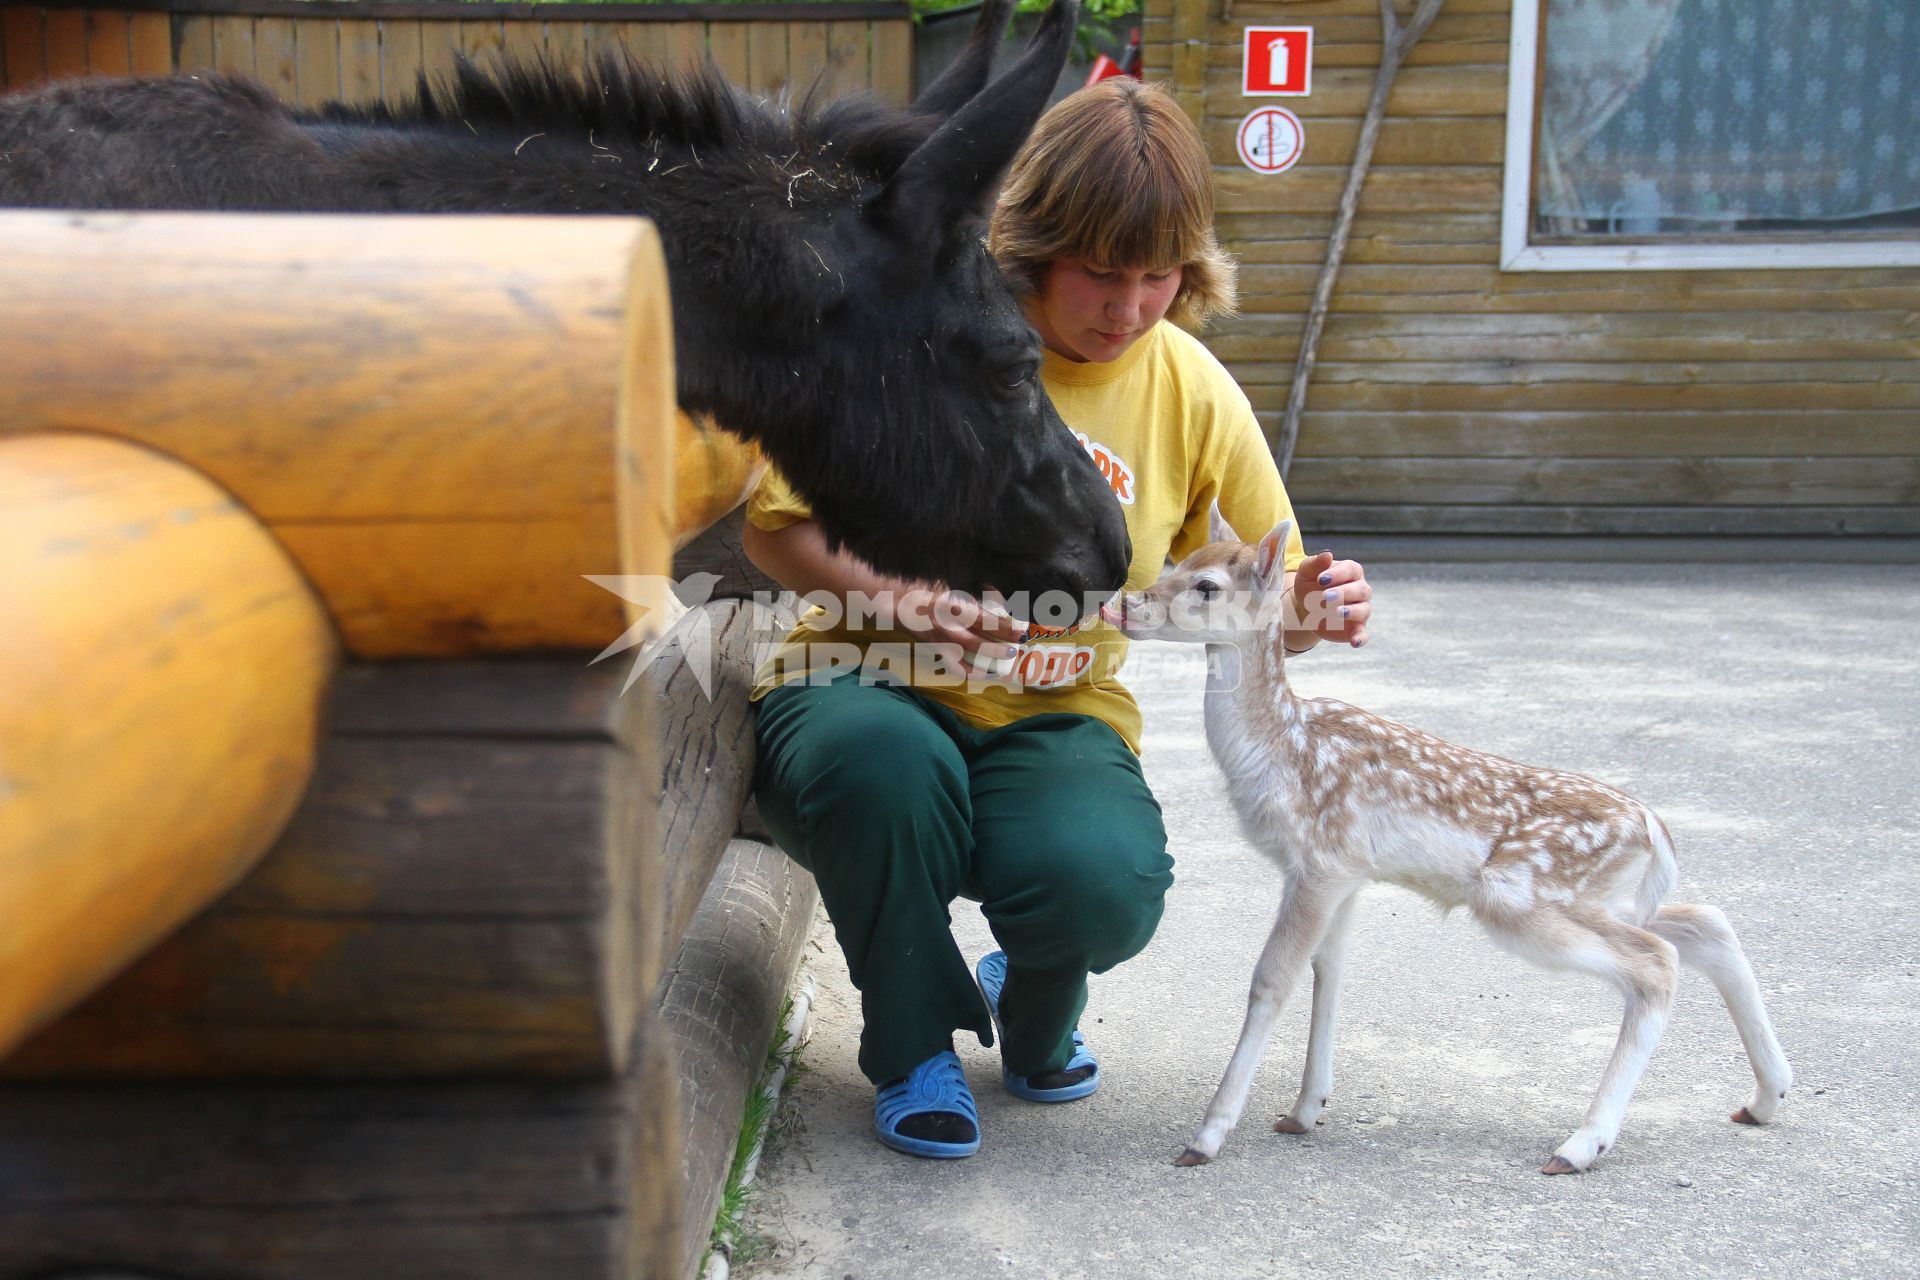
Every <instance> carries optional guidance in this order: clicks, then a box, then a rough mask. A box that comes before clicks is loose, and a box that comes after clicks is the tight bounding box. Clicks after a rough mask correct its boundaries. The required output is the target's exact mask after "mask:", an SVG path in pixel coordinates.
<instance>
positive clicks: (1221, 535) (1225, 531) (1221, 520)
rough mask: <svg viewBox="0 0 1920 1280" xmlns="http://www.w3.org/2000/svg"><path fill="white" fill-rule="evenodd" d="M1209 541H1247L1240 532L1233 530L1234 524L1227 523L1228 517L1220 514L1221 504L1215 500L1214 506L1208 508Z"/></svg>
mask: <svg viewBox="0 0 1920 1280" xmlns="http://www.w3.org/2000/svg"><path fill="white" fill-rule="evenodd" d="M1207 541H1208V542H1244V541H1246V539H1244V538H1242V537H1241V536H1240V535H1239V534H1237V533H1235V532H1234V531H1233V526H1232V525H1230V524H1228V523H1227V518H1226V517H1225V516H1223V515H1221V514H1220V504H1219V503H1218V502H1215V503H1214V504H1213V506H1211V507H1209V508H1208V509H1207Z"/></svg>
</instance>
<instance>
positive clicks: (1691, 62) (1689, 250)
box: [1500, 0, 1920, 271]
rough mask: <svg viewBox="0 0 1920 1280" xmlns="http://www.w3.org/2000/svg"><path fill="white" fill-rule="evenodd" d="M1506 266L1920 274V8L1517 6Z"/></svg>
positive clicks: (1731, 3) (1562, 1)
mask: <svg viewBox="0 0 1920 1280" xmlns="http://www.w3.org/2000/svg"><path fill="white" fill-rule="evenodd" d="M1500 265H1501V268H1502V269H1503V270H1507V271H1604V270H1680V269H1685V270H1694V269H1700V268H1746V269H1752V268H1756V267H1828V268H1831V267H1878V266H1920V4H1916V3H1915V0H1514V4H1513V25H1512V44H1511V51H1510V60H1509V77H1508V91H1507V156H1506V181H1505V191H1504V198H1503V201H1502V207H1501V217H1500Z"/></svg>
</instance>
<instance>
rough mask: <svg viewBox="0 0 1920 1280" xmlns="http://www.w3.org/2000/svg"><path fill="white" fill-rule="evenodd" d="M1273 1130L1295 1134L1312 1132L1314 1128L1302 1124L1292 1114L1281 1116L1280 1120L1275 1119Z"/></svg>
mask: <svg viewBox="0 0 1920 1280" xmlns="http://www.w3.org/2000/svg"><path fill="white" fill-rule="evenodd" d="M1273 1131H1274V1132H1275V1133H1293V1134H1300V1133H1310V1132H1312V1130H1311V1129H1309V1128H1308V1126H1306V1125H1304V1124H1301V1123H1300V1122H1299V1121H1298V1120H1295V1119H1294V1118H1293V1117H1292V1116H1281V1117H1280V1118H1279V1119H1278V1120H1275V1121H1274V1122H1273Z"/></svg>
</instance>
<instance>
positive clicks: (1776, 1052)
mask: <svg viewBox="0 0 1920 1280" xmlns="http://www.w3.org/2000/svg"><path fill="white" fill-rule="evenodd" d="M1647 927H1648V928H1649V929H1651V930H1653V931H1654V932H1655V933H1657V934H1659V935H1660V936H1661V937H1663V938H1665V939H1666V940H1667V941H1668V942H1671V943H1672V944H1673V946H1674V949H1675V950H1676V951H1678V952H1679V953H1680V963H1681V964H1683V965H1686V966H1687V967H1688V968H1689V969H1698V970H1700V972H1702V973H1704V974H1706V975H1707V977H1708V978H1709V979H1710V980H1712V982H1713V985H1714V988H1715V989H1716V990H1718V991H1719V992H1720V998H1721V999H1722V1000H1724V1001H1726V1004H1727V1012H1728V1013H1730V1014H1732V1015H1733V1025H1734V1026H1736V1027H1738V1028H1739V1029H1740V1043H1741V1044H1743V1045H1745V1046H1746V1050H1747V1061H1748V1062H1750V1063H1751V1064H1752V1065H1753V1078H1754V1082H1755V1088H1754V1094H1753V1101H1752V1102H1749V1103H1748V1104H1747V1105H1746V1106H1744V1107H1742V1108H1740V1110H1738V1111H1736V1112H1734V1113H1733V1119H1735V1120H1737V1121H1739V1122H1740V1123H1741V1124H1765V1123H1766V1122H1767V1121H1769V1120H1771V1119H1773V1113H1774V1112H1775V1111H1776V1110H1778V1109H1779V1107H1780V1101H1781V1099H1783V1098H1785V1097H1786V1096H1787V1090H1788V1089H1789V1088H1791V1087H1792V1085H1793V1069H1792V1068H1791V1067H1789V1066H1788V1065H1787V1055H1786V1054H1785V1053H1784V1052H1782V1051H1781V1048H1780V1041H1779V1039H1778V1037H1776V1036H1775V1035H1774V1034H1773V1023H1772V1021H1771V1020H1770V1019H1768V1017H1767V1006H1766V1005H1765V1004H1764V1003H1763V1002H1762V1001H1761V999H1760V984H1759V983H1758V982H1757V981H1755V979H1754V976H1753V967H1752V966H1751V965H1749V964H1748V963H1747V956H1746V953H1745V952H1744V951H1742V950H1741V949H1740V940H1739V939H1738V938H1736V937H1735V936H1734V933H1733V926H1732V925H1730V924H1728V923H1727V917H1726V915H1725V914H1724V913H1722V912H1721V910H1720V908H1718V907H1708V906H1670V907H1662V908H1660V914H1659V915H1657V916H1655V917H1654V919H1653V922H1652V923H1651V924H1649V925H1648V926H1647Z"/></svg>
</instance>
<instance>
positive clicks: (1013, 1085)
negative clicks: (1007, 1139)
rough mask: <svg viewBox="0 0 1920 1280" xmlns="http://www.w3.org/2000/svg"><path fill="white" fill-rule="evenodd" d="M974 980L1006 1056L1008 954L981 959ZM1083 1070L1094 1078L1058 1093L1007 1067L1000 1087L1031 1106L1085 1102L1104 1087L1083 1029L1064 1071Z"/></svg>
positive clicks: (1075, 1034)
mask: <svg viewBox="0 0 1920 1280" xmlns="http://www.w3.org/2000/svg"><path fill="white" fill-rule="evenodd" d="M973 976H974V978H975V980H976V981H978V982H979V984H980V994H981V995H983V996H985V997H986V998H987V1011H988V1012H989V1013H991V1014H993V1029H994V1031H995V1032H997V1033H998V1034H999V1036H1000V1049H1001V1052H1002V1053H1005V1052H1006V1045H1007V1033H1006V1029H1005V1028H1004V1027H1002V1026H1001V1025H1000V992H1001V989H1002V988H1004V987H1005V986H1006V985H1007V953H1006V952H1004V951H989V952H988V953H987V954H986V955H984V956H981V957H980V963H978V964H976V965H975V966H974V967H973ZM1082 1067H1092V1068H1093V1074H1092V1075H1090V1076H1088V1077H1087V1078H1086V1079H1084V1080H1077V1081H1075V1082H1074V1083H1072V1084H1068V1085H1061V1086H1060V1087H1059V1088H1056V1089H1040V1088H1036V1087H1035V1086H1033V1085H1032V1084H1030V1083H1029V1082H1028V1077H1026V1076H1016V1075H1014V1074H1013V1073H1012V1072H1011V1071H1008V1070H1007V1069H1006V1067H1005V1066H1004V1065H1002V1066H1001V1068H1000V1083H1001V1084H1003V1085H1005V1086H1006V1088H1007V1092H1008V1093H1010V1094H1012V1095H1013V1096H1014V1097H1016V1098H1025V1099H1026V1100H1027V1101H1028V1102H1072V1101H1074V1100H1075V1099H1077V1098H1084V1097H1086V1096H1087V1095H1088V1094H1090V1093H1092V1092H1093V1091H1094V1090H1095V1089H1098V1088H1099V1087H1100V1063H1099V1062H1098V1061H1097V1060H1095V1058H1094V1056H1093V1054H1091V1053H1089V1052H1088V1051H1087V1038H1086V1037H1085V1036H1083V1035H1081V1034H1080V1028H1078V1027H1075V1028H1074V1029H1073V1056H1072V1057H1071V1058H1069V1059H1067V1065H1066V1066H1064V1067H1062V1068H1061V1070H1062V1071H1078V1070H1080V1069H1081V1068H1082Z"/></svg>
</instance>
